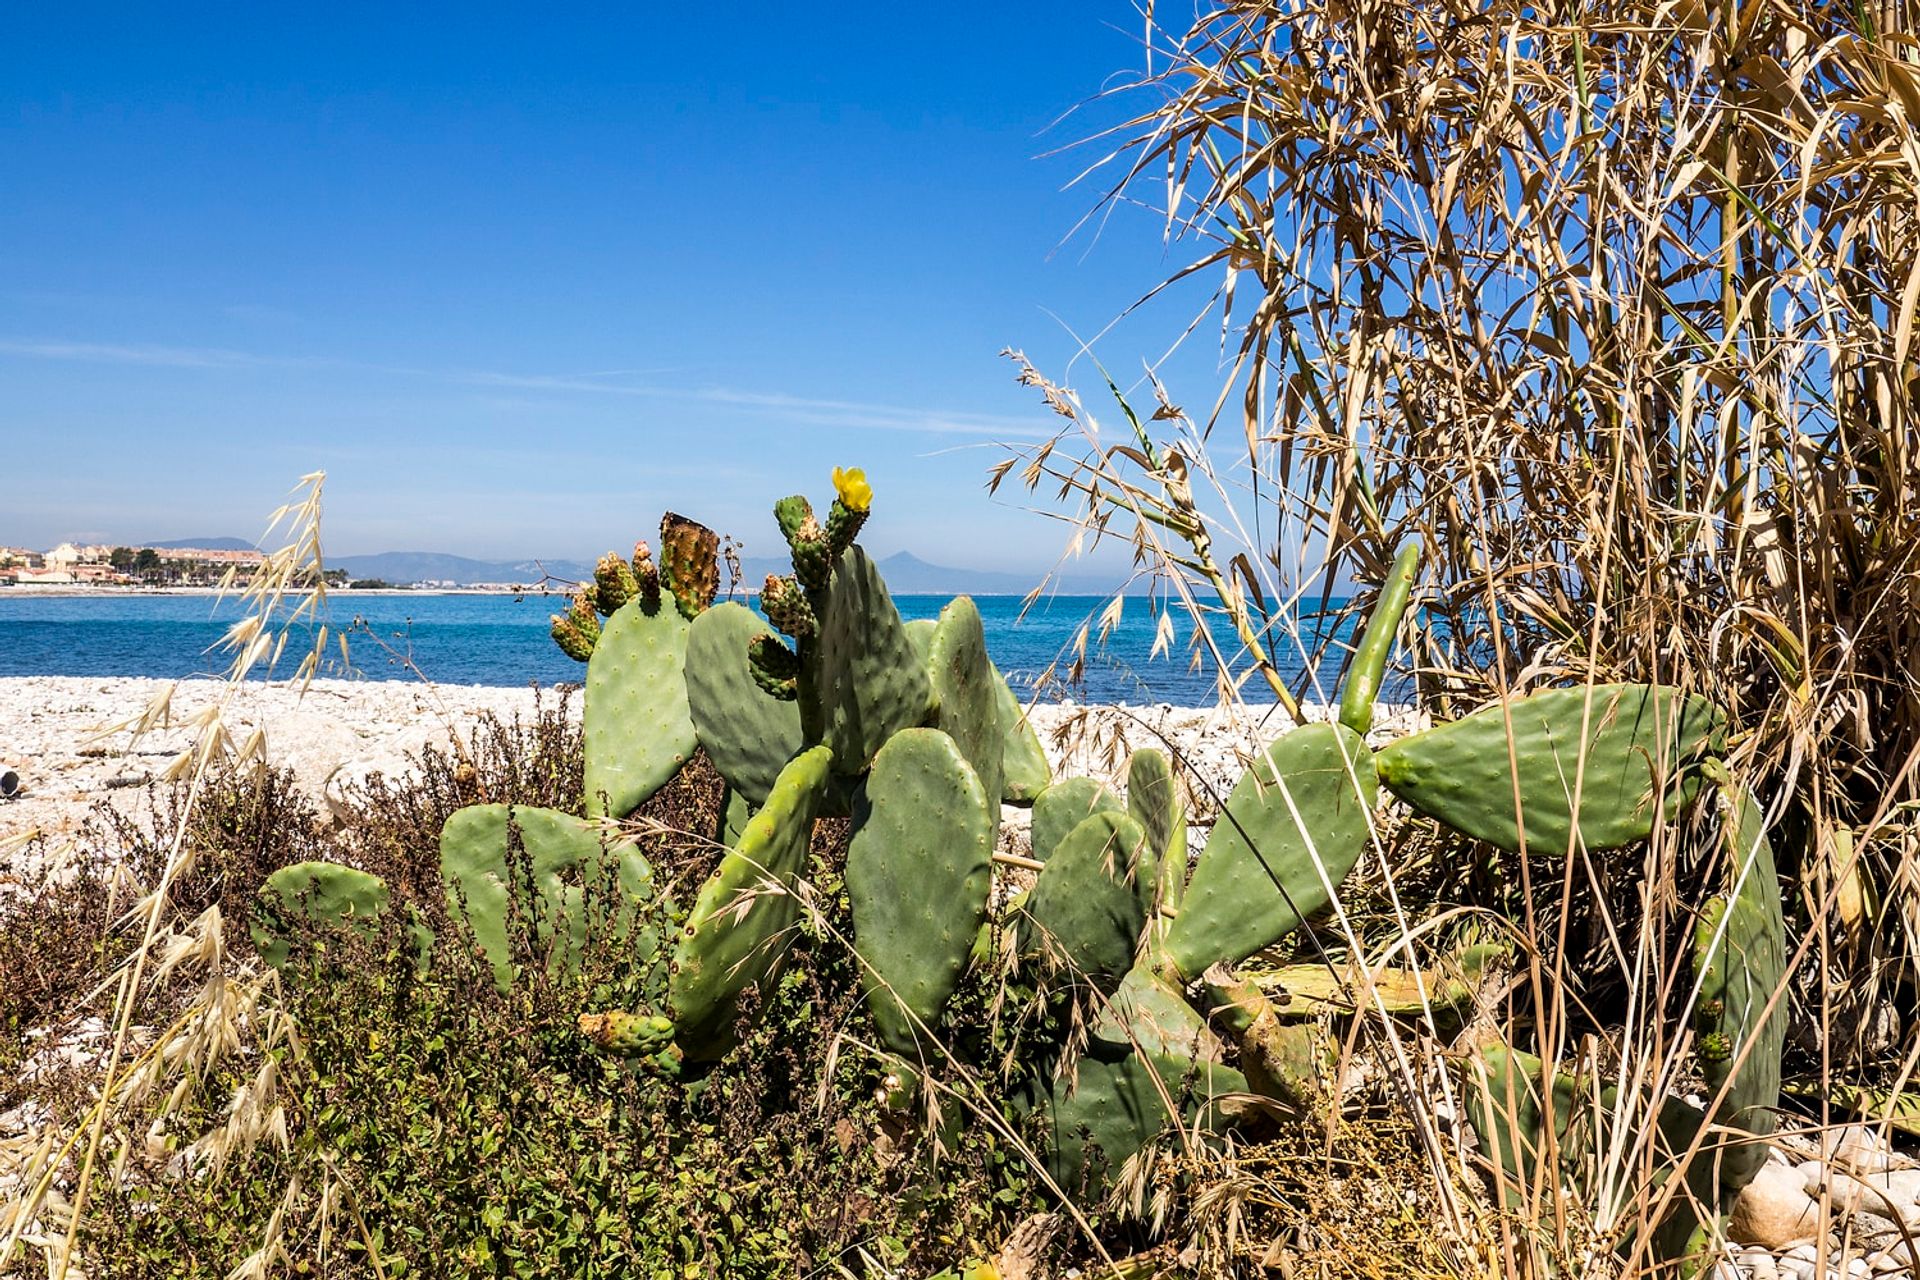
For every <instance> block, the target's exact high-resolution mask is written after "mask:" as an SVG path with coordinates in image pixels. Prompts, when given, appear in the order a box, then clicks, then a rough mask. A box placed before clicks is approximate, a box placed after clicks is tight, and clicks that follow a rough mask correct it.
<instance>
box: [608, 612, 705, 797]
mask: <svg viewBox="0 0 1920 1280" xmlns="http://www.w3.org/2000/svg"><path fill="white" fill-rule="evenodd" d="M689 630H690V627H689V625H688V623H687V620H686V619H685V618H684V617H682V616H681V615H680V611H679V609H678V608H676V607H675V606H674V604H673V602H672V601H671V600H668V599H664V598H661V599H656V600H655V601H654V602H653V607H652V608H651V609H649V608H648V607H647V604H646V601H645V600H643V599H634V600H631V601H629V602H628V603H626V604H624V605H622V606H621V607H620V610H619V612H617V613H615V614H614V615H613V616H612V617H611V618H609V619H607V625H606V626H605V627H604V628H603V629H602V630H601V632H600V640H599V643H597V644H596V645H594V648H593V658H592V659H591V660H590V661H589V662H588V663H587V705H586V710H585V712H584V713H583V715H584V722H583V725H582V731H583V733H584V735H585V740H586V755H587V767H586V786H587V811H588V812H589V813H593V814H605V815H611V816H612V817H616V818H624V817H626V816H627V815H628V814H630V813H632V812H633V811H634V810H635V809H638V808H639V807H640V806H641V805H642V804H645V803H646V801H647V797H649V796H651V795H652V794H653V793H654V792H656V791H658V790H659V789H660V788H661V787H663V786H665V785H666V784H667V783H668V782H669V781H670V780H671V779H672V778H673V775H674V774H676V773H678V772H680V767H681V766H682V765H684V764H686V762H687V760H688V759H689V758H690V757H691V756H692V755H693V753H694V749H695V748H696V747H698V746H699V745H700V740H699V737H698V736H697V734H696V733H695V732H694V727H693V713H692V712H691V711H690V710H689V709H688V707H687V634H688V631H689ZM603 797H604V799H603Z"/></svg>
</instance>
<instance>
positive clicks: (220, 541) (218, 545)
mask: <svg viewBox="0 0 1920 1280" xmlns="http://www.w3.org/2000/svg"><path fill="white" fill-rule="evenodd" d="M126 545H128V546H130V547H152V548H153V549H154V550H155V551H180V550H183V549H185V548H189V547H191V548H192V549H193V550H195V551H252V550H255V547H254V544H253V543H251V542H248V541H247V540H246V539H245V538H174V539H173V540H171V541H169V542H130V543H128V544H126Z"/></svg>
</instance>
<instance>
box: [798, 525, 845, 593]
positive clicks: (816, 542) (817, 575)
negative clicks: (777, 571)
mask: <svg viewBox="0 0 1920 1280" xmlns="http://www.w3.org/2000/svg"><path fill="white" fill-rule="evenodd" d="M787 547H788V549H789V550H790V551H792V553H793V576H794V577H796V578H798V579H799V580H800V585H801V586H803V587H805V588H806V589H807V594H808V595H817V594H818V593H820V592H821V591H824V590H826V587H827V581H828V578H829V576H830V575H831V574H832V572H833V566H834V565H835V563H837V561H836V559H835V557H834V555H833V550H832V548H831V547H829V546H828V545H827V534H826V531H825V530H824V529H822V528H821V527H820V523H819V521H817V520H815V519H814V518H813V517H812V516H811V515H809V516H808V517H807V518H806V519H804V520H802V521H801V522H800V527H799V528H798V529H795V530H794V531H793V532H792V533H790V534H788V535H787Z"/></svg>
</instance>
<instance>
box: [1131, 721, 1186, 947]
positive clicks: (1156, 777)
mask: <svg viewBox="0 0 1920 1280" xmlns="http://www.w3.org/2000/svg"><path fill="white" fill-rule="evenodd" d="M1127 812H1128V813H1130V814H1132V815H1133V819H1134V821H1135V822H1138V823H1139V824H1140V829H1141V830H1143V831H1145V832H1146V833H1147V843H1148V844H1149V845H1151V846H1152V848H1153V851H1154V856H1155V857H1156V858H1158V859H1159V861H1160V903H1161V905H1162V906H1165V907H1169V908H1174V909H1178V907H1179V906H1180V900H1181V898H1182V897H1184V896H1185V894H1186V886H1187V807H1186V805H1185V804H1183V803H1182V802H1181V800H1180V784H1179V781H1178V780H1177V779H1175V778H1174V776H1173V768H1172V766H1170V765H1169V764H1168V763H1167V758H1166V757H1165V756H1163V755H1161V754H1160V753H1159V752H1158V751H1155V750H1153V749H1152V748H1151V747H1146V748H1142V749H1141V750H1139V751H1136V752H1134V753H1133V758H1132V759H1131V760H1129V761H1128V762H1127Z"/></svg>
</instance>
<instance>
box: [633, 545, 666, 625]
mask: <svg viewBox="0 0 1920 1280" xmlns="http://www.w3.org/2000/svg"><path fill="white" fill-rule="evenodd" d="M633 582H634V593H635V594H636V595H637V596H639V598H640V603H641V604H642V605H643V606H645V608H646V610H647V612H648V613H652V612H653V611H654V610H655V609H658V608H659V607H660V566H658V565H656V564H655V563H654V562H653V548H652V547H649V546H648V545H647V542H646V539H644V538H642V539H641V540H640V541H638V542H636V543H634V544H633Z"/></svg>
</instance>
